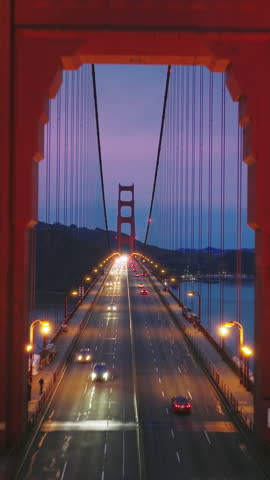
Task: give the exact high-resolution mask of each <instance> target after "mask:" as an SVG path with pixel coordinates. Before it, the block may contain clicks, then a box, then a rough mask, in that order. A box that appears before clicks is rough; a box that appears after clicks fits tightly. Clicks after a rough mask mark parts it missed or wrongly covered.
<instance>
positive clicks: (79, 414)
mask: <svg viewBox="0 0 270 480" xmlns="http://www.w3.org/2000/svg"><path fill="white" fill-rule="evenodd" d="M80 416H81V412H79V413H78V415H77V418H76V422H78V421H79V418H80Z"/></svg>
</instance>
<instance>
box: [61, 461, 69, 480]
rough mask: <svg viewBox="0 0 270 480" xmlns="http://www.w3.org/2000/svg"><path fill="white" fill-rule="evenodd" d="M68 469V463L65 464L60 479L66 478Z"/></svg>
mask: <svg viewBox="0 0 270 480" xmlns="http://www.w3.org/2000/svg"><path fill="white" fill-rule="evenodd" d="M66 468H67V462H65V464H64V468H63V470H62V475H61V479H60V480H63V478H64V476H65V471H66Z"/></svg>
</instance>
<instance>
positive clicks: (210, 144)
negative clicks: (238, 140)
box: [207, 72, 213, 331]
mask: <svg viewBox="0 0 270 480" xmlns="http://www.w3.org/2000/svg"><path fill="white" fill-rule="evenodd" d="M208 108H209V115H208V116H209V118H208V222H207V223H208V273H211V270H210V267H211V263H212V262H211V260H212V254H211V248H212V208H213V193H212V190H213V73H212V72H210V73H209V107H208ZM207 293H208V295H207V318H208V325H207V327H208V330H209V331H211V323H212V284H211V279H210V277H208V292H207Z"/></svg>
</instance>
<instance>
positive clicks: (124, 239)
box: [117, 183, 135, 253]
mask: <svg viewBox="0 0 270 480" xmlns="http://www.w3.org/2000/svg"><path fill="white" fill-rule="evenodd" d="M121 192H131V196H132V198H131V200H121ZM122 207H130V209H131V212H130V216H122V214H121V208H122ZM123 223H129V224H130V235H129V236H127V235H123V233H122V224H123ZM124 244H128V245H129V253H132V252H134V250H135V217H134V184H133V185H131V186H130V187H129V186H123V185H120V183H119V195H118V215H117V250H118V251H119V252H121V251H122V246H123V245H124Z"/></svg>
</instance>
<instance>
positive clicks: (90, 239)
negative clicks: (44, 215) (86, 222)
mask: <svg viewBox="0 0 270 480" xmlns="http://www.w3.org/2000/svg"><path fill="white" fill-rule="evenodd" d="M35 232H36V245H37V247H36V289H37V290H46V291H54V292H56V291H61V292H63V291H66V290H68V289H71V288H73V287H76V286H78V285H79V282H80V280H81V279H82V277H83V276H84V275H86V274H90V272H91V271H92V270H93V268H94V267H96V266H97V265H98V264H99V263H100V261H101V260H103V259H104V257H105V256H106V255H107V254H108V253H109V250H108V245H107V237H106V231H105V230H102V229H99V228H96V229H95V230H90V229H88V228H78V227H76V225H71V226H70V227H67V226H65V225H61V224H59V223H56V224H53V225H50V224H46V223H42V222H39V223H38V224H37V225H36V227H35ZM110 239H111V244H112V246H114V243H115V233H111V232H110Z"/></svg>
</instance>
